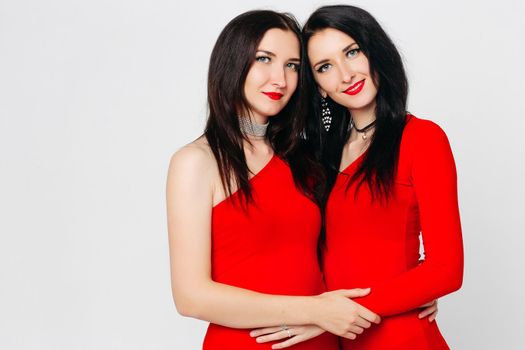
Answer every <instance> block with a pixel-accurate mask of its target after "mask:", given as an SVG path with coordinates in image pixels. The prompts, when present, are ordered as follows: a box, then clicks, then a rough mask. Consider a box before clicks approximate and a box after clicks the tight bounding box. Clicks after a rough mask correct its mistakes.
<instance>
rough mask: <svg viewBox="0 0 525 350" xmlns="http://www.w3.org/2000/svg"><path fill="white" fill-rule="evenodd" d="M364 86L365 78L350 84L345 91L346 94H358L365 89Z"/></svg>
mask: <svg viewBox="0 0 525 350" xmlns="http://www.w3.org/2000/svg"><path fill="white" fill-rule="evenodd" d="M363 86H365V79H363V80H361V81H358V82H357V83H355V84H353V85H350V86H349V87H348V89H346V90H345V91H343V92H344V93H345V94H348V95H350V96H354V95H357V94H358V93H360V92H361V90H363Z"/></svg>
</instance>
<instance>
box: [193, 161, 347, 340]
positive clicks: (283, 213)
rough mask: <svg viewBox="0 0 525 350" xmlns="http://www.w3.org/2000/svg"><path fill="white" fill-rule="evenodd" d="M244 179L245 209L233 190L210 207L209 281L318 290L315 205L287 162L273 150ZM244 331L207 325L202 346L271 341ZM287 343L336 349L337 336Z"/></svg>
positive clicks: (267, 289) (293, 291)
mask: <svg viewBox="0 0 525 350" xmlns="http://www.w3.org/2000/svg"><path fill="white" fill-rule="evenodd" d="M250 183H251V186H252V189H253V196H254V202H253V203H252V204H249V206H248V210H247V211H243V209H242V208H241V207H240V206H239V205H238V201H235V199H236V198H237V197H238V196H237V192H236V193H234V194H233V195H232V196H231V197H228V198H227V199H225V200H224V201H222V202H220V203H219V204H217V205H216V206H215V207H214V208H213V211H212V278H213V280H214V281H216V282H220V283H224V284H229V285H232V286H236V287H241V288H245V289H250V290H253V291H257V292H261V293H267V294H278V295H292V296H294V295H316V294H320V293H323V292H324V291H325V285H324V282H323V278H322V274H321V270H320V266H319V262H318V259H317V253H316V251H317V241H318V237H319V230H320V226H321V215H320V210H319V208H318V207H317V205H316V204H314V202H312V201H311V200H310V199H309V198H307V197H306V196H305V195H304V194H303V193H301V192H300V191H299V190H298V189H297V187H296V186H295V183H294V180H293V177H292V173H291V170H290V168H289V166H288V165H287V164H286V163H285V162H284V161H283V160H282V159H280V158H279V157H278V156H276V155H274V156H273V158H272V159H271V160H270V162H269V163H268V164H267V165H266V166H265V167H264V168H263V169H262V170H261V171H260V172H258V173H257V175H255V176H254V177H253V178H252V179H251V180H250ZM249 332H250V329H234V328H228V327H223V326H219V325H216V324H210V326H209V327H208V331H207V333H206V336H205V338H204V344H203V349H204V350H256V349H257V350H262V349H271V345H272V344H274V343H265V344H259V343H256V342H255V338H252V337H250V335H249ZM281 341H282V340H281ZM293 348H294V349H295V350H338V341H337V337H335V336H333V335H332V334H329V333H324V334H322V335H321V336H319V337H317V338H314V339H311V340H309V341H306V342H303V343H300V344H298V345H295V346H294V347H293Z"/></svg>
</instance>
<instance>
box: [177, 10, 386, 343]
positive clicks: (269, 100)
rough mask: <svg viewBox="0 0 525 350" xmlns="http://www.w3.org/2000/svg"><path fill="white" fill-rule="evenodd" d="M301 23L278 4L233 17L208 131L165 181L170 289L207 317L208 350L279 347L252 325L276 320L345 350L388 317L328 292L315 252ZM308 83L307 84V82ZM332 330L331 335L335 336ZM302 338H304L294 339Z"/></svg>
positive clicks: (219, 50) (216, 54) (213, 83)
mask: <svg viewBox="0 0 525 350" xmlns="http://www.w3.org/2000/svg"><path fill="white" fill-rule="evenodd" d="M300 63H301V43H300V30H299V27H298V25H297V23H296V21H295V20H294V19H293V18H292V17H290V16H288V15H286V14H280V13H276V12H273V11H251V12H247V13H244V14H241V15H239V16H238V17H236V18H235V19H233V20H232V21H231V22H230V23H229V24H228V25H227V26H226V27H225V29H224V30H223V32H222V33H221V35H220V36H219V38H218V40H217V43H216V45H215V47H214V50H213V52H212V55H211V59H210V67H209V73H208V75H209V79H208V102H209V117H208V121H207V125H206V130H205V132H204V135H203V136H202V137H200V138H199V139H197V140H195V141H194V142H192V143H190V144H188V145H186V146H185V147H183V148H182V149H181V150H179V151H178V152H176V153H175V155H174V156H173V157H172V160H171V163H170V169H169V174H168V184H167V204H168V205H167V207H168V208H167V209H168V231H169V240H170V259H171V273H172V290H173V297H174V300H175V304H176V306H177V309H178V311H179V312H180V313H181V314H182V315H184V316H189V317H194V318H199V319H202V320H206V321H208V322H210V326H209V328H208V331H207V333H206V336H205V338H204V341H203V349H205V350H250V349H253V350H255V349H270V348H271V344H269V343H258V342H256V341H255V340H254V338H252V337H251V336H252V335H253V334H250V331H251V330H252V329H253V328H257V327H266V326H271V325H279V327H278V330H279V333H280V334H282V335H284V336H286V337H288V338H290V339H293V341H297V340H301V339H300V337H299V338H298V337H296V332H300V330H301V328H299V327H296V328H292V327H289V326H287V325H290V324H315V325H318V326H319V327H321V328H323V329H324V330H327V331H328V332H326V333H324V334H322V335H321V336H319V337H316V338H315V339H309V340H307V339H304V341H301V342H300V344H298V345H297V346H296V349H298V350H337V349H338V340H337V337H336V336H334V335H333V334H337V335H340V336H342V337H346V338H350V339H353V338H355V337H356V334H357V333H358V332H362V330H363V329H366V328H369V327H370V326H371V324H372V323H377V322H379V321H380V319H379V317H378V316H377V315H376V314H375V313H373V312H371V311H370V310H368V309H366V308H365V307H363V306H360V305H359V304H357V303H356V302H354V301H352V300H351V298H355V297H359V296H364V295H366V294H367V293H368V291H367V290H361V289H355V290H338V291H332V292H325V286H324V283H323V278H322V274H321V270H320V266H319V263H318V259H317V243H318V238H319V232H320V227H321V213H320V207H319V193H318V192H316V188H315V187H314V186H313V185H314V184H316V183H319V181H320V179H321V178H322V176H323V172H322V169H321V167H320V166H319V165H316V164H317V163H316V162H315V161H313V158H312V157H311V156H310V155H309V154H308V153H306V152H304V151H303V150H302V149H301V147H303V143H302V139H301V138H302V136H301V135H302V133H303V130H304V115H305V113H304V112H305V108H306V104H305V103H304V101H303V100H302V99H301V96H302V95H301V89H300V79H299V66H300ZM298 86H299V87H298ZM331 333H333V334H331ZM297 342H299V341H297Z"/></svg>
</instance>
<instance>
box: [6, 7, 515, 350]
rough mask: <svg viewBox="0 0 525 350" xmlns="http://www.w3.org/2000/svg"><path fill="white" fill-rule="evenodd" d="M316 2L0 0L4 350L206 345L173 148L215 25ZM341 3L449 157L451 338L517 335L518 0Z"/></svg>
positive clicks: (194, 115) (504, 342)
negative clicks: (184, 306)
mask: <svg viewBox="0 0 525 350" xmlns="http://www.w3.org/2000/svg"><path fill="white" fill-rule="evenodd" d="M333 3H334V2H330V4H333ZM346 3H349V2H346ZM322 4H328V3H327V2H320V1H319V2H315V1H304V0H290V1H286V2H280V1H275V0H273V1H255V0H245V1H240V0H237V1H223V2H211V3H208V2H204V1H186V2H183V3H181V2H177V1H173V0H171V1H168V0H162V1H161V0H148V1H146V0H127V1H124V0H121V1H119V0H104V1H102V0H93V1H89V2H88V1H65V0H49V1H45V2H44V1H36V0H17V1H14V0H11V1H8V0H0V166H1V168H0V349H6V350H11V349H20V350H29V349H31V350H33V349H35V350H37V349H38V350H59V349H67V350H83V349H97V350H106V349H108V350H109V349H126V350H134V349H155V350H156V349H159V350H167V349H177V350H183V349H184V350H185V349H190V350H191V349H199V348H200V346H201V340H202V337H203V334H204V331H205V327H206V323H205V322H202V321H197V320H191V319H187V318H183V317H181V316H179V315H178V314H177V313H176V310H175V307H174V305H173V301H172V299H171V290H170V281H169V261H168V247H167V233H166V215H165V203H164V186H165V178H166V171H167V165H168V161H169V158H170V156H171V154H172V153H173V152H174V151H176V150H177V149H178V148H179V147H181V146H182V145H184V144H186V143H188V142H190V141H191V140H193V139H194V138H196V137H197V136H199V135H200V133H201V132H202V129H203V125H204V121H205V116H206V104H205V101H206V95H205V93H206V72H207V65H208V59H209V55H210V52H211V49H212V46H213V44H214V42H215V40H216V38H217V36H218V35H219V32H220V31H221V29H222V28H223V27H224V26H225V25H226V23H227V22H228V21H229V20H230V19H232V18H233V17H234V16H236V15H237V14H240V13H241V12H244V11H247V10H251V9H261V8H269V9H274V10H278V11H289V12H292V13H294V14H295V15H296V16H297V18H298V19H299V20H300V21H301V22H304V21H305V20H306V18H307V17H308V14H309V13H311V12H312V11H313V10H315V9H316V8H317V7H318V6H320V5H322ZM351 4H354V5H358V6H362V7H364V8H365V9H367V10H369V11H370V12H371V13H372V14H373V15H374V16H375V17H376V18H377V19H378V20H379V21H380V22H381V23H382V24H383V26H384V27H385V29H386V31H387V32H388V33H389V34H390V35H391V37H392V38H393V40H394V42H395V43H396V44H397V45H398V47H399V49H400V51H401V52H402V54H403V57H404V59H405V62H406V66H407V71H408V74H409V79H410V84H411V85H410V86H411V90H410V91H411V92H410V101H409V106H410V111H411V112H412V113H414V114H416V115H417V116H419V117H422V118H428V119H432V120H434V121H436V122H437V123H438V124H440V125H441V126H442V127H443V128H444V129H445V131H446V132H447V134H448V136H449V139H450V141H451V144H452V147H453V150H454V154H455V157H456V162H457V168H458V173H459V186H460V187H459V188H460V193H459V195H460V205H461V214H462V222H463V230H464V242H465V254H466V255H465V258H466V261H465V262H466V265H465V279H464V284H463V288H462V289H461V290H460V291H459V292H457V293H455V294H453V295H450V296H447V297H444V298H442V299H441V300H440V314H439V317H438V322H439V325H440V328H441V330H442V332H443V334H444V335H445V337H446V339H447V340H448V342H449V344H450V346H451V348H452V349H460V350H464V349H465V350H470V349H477V350H482V349H487V350H489V349H506V350H512V349H515V350H517V349H522V348H523V345H522V333H523V329H524V328H525V322H524V317H523V314H524V313H525V307H524V303H523V290H524V288H525V281H524V278H523V270H524V267H525V254H524V253H523V247H524V244H525V239H524V237H523V236H524V234H525V230H524V228H523V223H522V219H523V217H524V216H525V210H524V208H525V205H524V203H523V198H524V195H525V189H524V187H525V186H524V184H523V179H525V161H524V159H525V154H524V153H525V152H524V150H525V141H524V140H523V138H522V135H523V134H524V133H525V121H524V118H525V113H524V112H523V101H524V98H523V96H522V92H523V85H524V84H525V69H524V68H523V56H524V54H525V49H524V45H523V36H524V35H525V25H524V22H523V17H524V16H525V5H524V3H523V2H520V1H517V0H516V1H511V0H502V1H450V0H444V1H441V2H435V1H432V2H431V1H413V0H410V1H353V2H351Z"/></svg>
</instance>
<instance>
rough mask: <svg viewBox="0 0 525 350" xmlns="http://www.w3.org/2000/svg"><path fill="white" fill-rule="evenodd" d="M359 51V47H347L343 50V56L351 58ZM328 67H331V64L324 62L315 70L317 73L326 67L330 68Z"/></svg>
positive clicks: (325, 69) (324, 70) (326, 68)
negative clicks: (347, 48)
mask: <svg viewBox="0 0 525 350" xmlns="http://www.w3.org/2000/svg"><path fill="white" fill-rule="evenodd" d="M360 52H361V49H360V48H359V47H355V48H353V49H349V50H348V51H346V52H345V56H346V57H347V58H349V59H353V58H355V57H357V56H358V55H359V53H360ZM330 67H332V65H331V64H330V63H325V64H323V65H322V66H320V67H319V68H317V69H316V71H317V73H324V72H326V71H327V70H328V69H330Z"/></svg>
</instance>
